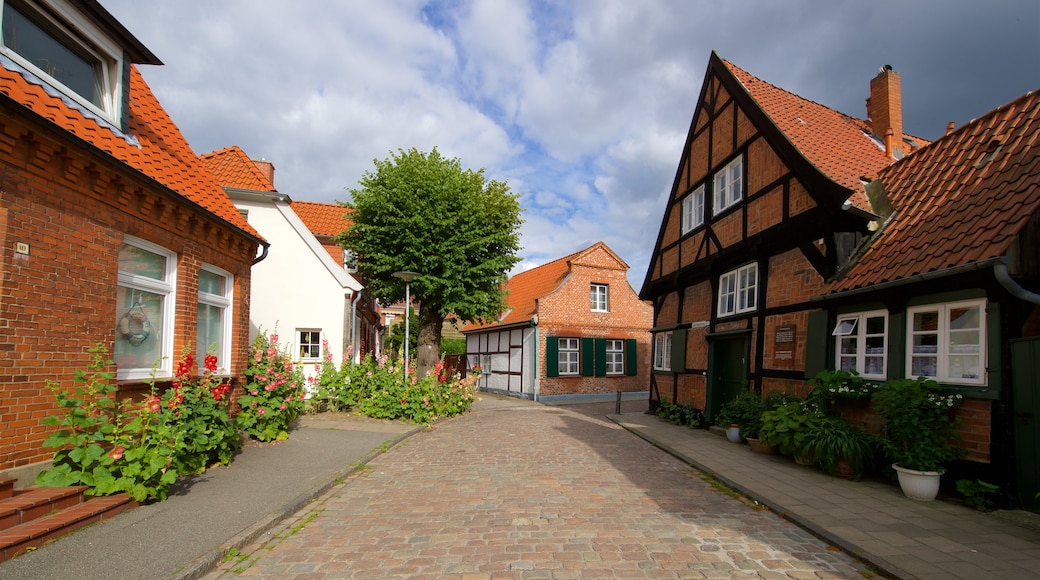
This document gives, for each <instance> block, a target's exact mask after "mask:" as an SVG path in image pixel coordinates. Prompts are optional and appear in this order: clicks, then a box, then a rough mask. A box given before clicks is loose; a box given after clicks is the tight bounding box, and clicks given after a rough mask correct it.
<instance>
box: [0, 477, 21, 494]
mask: <svg viewBox="0 0 1040 580" xmlns="http://www.w3.org/2000/svg"><path fill="white" fill-rule="evenodd" d="M16 481H18V480H17V479H16V478H13V477H12V478H10V479H0V499H5V498H8V497H11V496H12V495H14V483H15V482H16Z"/></svg>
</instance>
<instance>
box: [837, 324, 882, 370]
mask: <svg viewBox="0 0 1040 580" xmlns="http://www.w3.org/2000/svg"><path fill="white" fill-rule="evenodd" d="M831 335H832V336H835V337H836V340H837V348H836V349H835V351H836V353H837V361H835V362H836V365H835V366H836V368H838V369H841V370H845V371H856V372H857V373H859V374H860V375H861V376H863V377H864V378H868V379H884V378H885V377H886V374H887V367H886V362H887V360H888V356H887V353H888V349H887V348H886V340H887V335H888V313H887V312H884V311H876V312H862V313H858V314H848V315H841V316H839V317H838V323H837V324H836V325H835V327H834V331H833V332H832V333H831Z"/></svg>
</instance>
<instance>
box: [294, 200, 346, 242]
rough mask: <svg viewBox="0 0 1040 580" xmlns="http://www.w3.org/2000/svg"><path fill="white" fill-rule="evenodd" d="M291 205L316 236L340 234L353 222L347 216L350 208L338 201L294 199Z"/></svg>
mask: <svg viewBox="0 0 1040 580" xmlns="http://www.w3.org/2000/svg"><path fill="white" fill-rule="evenodd" d="M290 205H291V206H292V209H293V211H294V212H296V215H298V216H299V217H300V219H301V220H303V224H304V225H305V226H307V229H308V230H310V231H311V233H312V234H314V235H316V236H338V235H339V234H341V233H342V232H344V231H345V230H347V229H348V228H349V227H350V224H352V223H353V222H351V221H350V219H348V218H347V214H349V213H350V210H349V209H348V208H346V207H343V206H342V205H339V204H337V203H318V202H316V201H294V202H292V204H290Z"/></svg>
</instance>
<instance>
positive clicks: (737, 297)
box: [717, 262, 758, 317]
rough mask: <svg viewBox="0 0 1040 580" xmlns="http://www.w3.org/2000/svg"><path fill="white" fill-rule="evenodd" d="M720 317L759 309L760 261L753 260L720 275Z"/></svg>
mask: <svg viewBox="0 0 1040 580" xmlns="http://www.w3.org/2000/svg"><path fill="white" fill-rule="evenodd" d="M717 302H718V308H717V312H718V315H719V316H720V317H722V316H731V315H734V314H742V313H744V312H753V311H755V310H757V309H758V263H757V262H751V263H750V264H745V265H743V266H741V267H739V268H737V269H736V270H730V271H729V272H726V273H725V274H723V275H721V276H719V297H718V301H717Z"/></svg>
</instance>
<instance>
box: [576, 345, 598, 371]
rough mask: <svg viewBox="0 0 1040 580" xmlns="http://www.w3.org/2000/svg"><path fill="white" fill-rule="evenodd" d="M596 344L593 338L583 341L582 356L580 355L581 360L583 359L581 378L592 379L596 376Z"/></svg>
mask: <svg viewBox="0 0 1040 580" xmlns="http://www.w3.org/2000/svg"><path fill="white" fill-rule="evenodd" d="M595 342H596V341H595V340H593V339H591V338H583V339H581V354H580V355H579V358H580V359H581V376H583V377H591V376H594V375H595V372H596V365H595V362H596V357H595V356H594V354H593V352H594V351H595V348H596V346H595Z"/></svg>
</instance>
